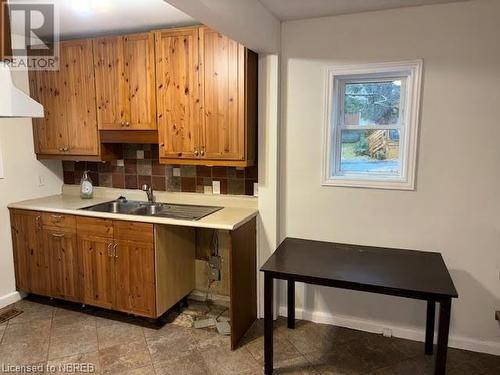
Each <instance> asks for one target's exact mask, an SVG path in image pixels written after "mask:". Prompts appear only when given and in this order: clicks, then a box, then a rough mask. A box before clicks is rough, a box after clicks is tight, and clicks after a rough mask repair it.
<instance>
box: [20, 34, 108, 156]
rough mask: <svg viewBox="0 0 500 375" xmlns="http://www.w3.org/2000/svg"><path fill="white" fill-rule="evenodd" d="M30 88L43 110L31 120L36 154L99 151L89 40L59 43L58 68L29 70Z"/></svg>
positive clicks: (85, 153)
mask: <svg viewBox="0 0 500 375" xmlns="http://www.w3.org/2000/svg"><path fill="white" fill-rule="evenodd" d="M29 76H30V91H31V95H32V96H33V98H34V99H35V100H37V101H38V102H40V103H41V104H42V105H43V106H44V109H45V117H44V118H41V119H33V133H34V142H35V151H36V153H37V154H38V155H39V156H40V155H65V156H68V155H82V156H86V155H90V156H97V155H98V154H99V136H98V133H97V122H96V108H95V106H96V105H95V87H94V70H93V68H92V42H91V41H90V40H72V41H65V42H61V44H60V59H59V70H58V71H30V73H29Z"/></svg>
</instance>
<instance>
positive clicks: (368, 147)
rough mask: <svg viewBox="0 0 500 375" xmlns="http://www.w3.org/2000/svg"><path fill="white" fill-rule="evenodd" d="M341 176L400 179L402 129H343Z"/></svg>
mask: <svg viewBox="0 0 500 375" xmlns="http://www.w3.org/2000/svg"><path fill="white" fill-rule="evenodd" d="M341 134H342V135H341V149H342V151H341V155H340V172H341V173H370V174H373V175H383V176H385V175H389V176H399V174H400V160H399V137H400V132H399V130H342V131H341Z"/></svg>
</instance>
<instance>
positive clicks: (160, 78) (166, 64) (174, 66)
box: [155, 28, 201, 159]
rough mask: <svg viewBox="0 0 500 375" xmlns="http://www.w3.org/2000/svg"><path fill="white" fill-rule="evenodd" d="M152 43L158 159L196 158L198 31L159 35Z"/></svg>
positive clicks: (186, 30)
mask: <svg viewBox="0 0 500 375" xmlns="http://www.w3.org/2000/svg"><path fill="white" fill-rule="evenodd" d="M155 42H156V90H157V91H156V95H157V107H158V133H159V142H160V157H162V158H188V159H193V158H197V157H198V156H199V152H200V150H199V146H200V124H201V113H200V97H199V60H198V28H185V29H176V30H164V31H159V32H157V33H156V35H155Z"/></svg>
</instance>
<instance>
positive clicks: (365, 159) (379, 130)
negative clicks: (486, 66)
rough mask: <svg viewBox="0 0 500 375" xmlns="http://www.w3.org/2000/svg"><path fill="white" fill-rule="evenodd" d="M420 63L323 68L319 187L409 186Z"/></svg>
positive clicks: (413, 160) (412, 172)
mask: <svg viewBox="0 0 500 375" xmlns="http://www.w3.org/2000/svg"><path fill="white" fill-rule="evenodd" d="M421 72H422V61H421V60H418V61H412V62H403V63H382V64H368V65H360V66H352V67H333V68H328V69H327V76H328V92H327V95H326V96H327V105H326V108H327V113H326V131H325V140H326V142H325V146H326V147H325V159H324V174H323V185H333V186H354V187H373V188H383V189H406V190H412V189H414V182H415V164H416V151H417V135H418V112H419V102H420V81H421Z"/></svg>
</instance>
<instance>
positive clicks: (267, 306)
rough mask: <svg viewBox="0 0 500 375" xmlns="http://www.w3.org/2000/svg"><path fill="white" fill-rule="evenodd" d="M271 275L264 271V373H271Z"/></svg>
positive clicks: (267, 374)
mask: <svg viewBox="0 0 500 375" xmlns="http://www.w3.org/2000/svg"><path fill="white" fill-rule="evenodd" d="M273 280H274V279H273V277H272V276H271V275H268V274H267V273H264V373H265V374H266V375H271V374H272V373H273Z"/></svg>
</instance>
